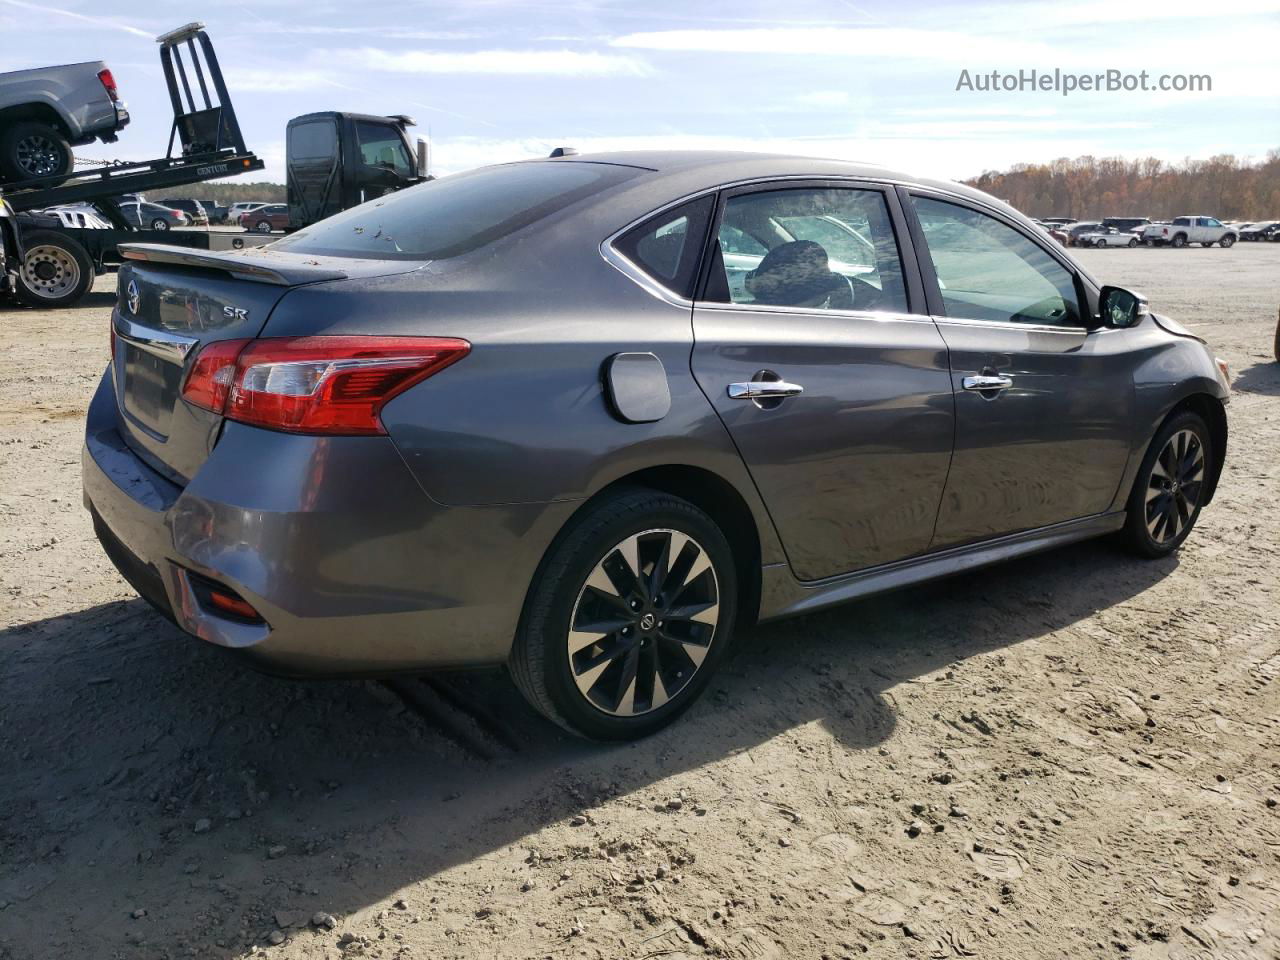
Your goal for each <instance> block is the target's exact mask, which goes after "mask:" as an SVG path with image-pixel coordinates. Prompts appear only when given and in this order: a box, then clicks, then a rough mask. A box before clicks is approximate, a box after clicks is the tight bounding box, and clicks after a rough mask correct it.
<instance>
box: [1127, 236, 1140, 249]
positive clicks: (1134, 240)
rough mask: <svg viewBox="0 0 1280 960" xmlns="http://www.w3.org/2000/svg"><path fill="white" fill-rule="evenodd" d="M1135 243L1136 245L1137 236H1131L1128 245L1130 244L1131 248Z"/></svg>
mask: <svg viewBox="0 0 1280 960" xmlns="http://www.w3.org/2000/svg"><path fill="white" fill-rule="evenodd" d="M1137 245H1138V238H1137V237H1133V238H1131V239H1130V240H1129V246H1130V247H1131V248H1132V247H1136V246H1137Z"/></svg>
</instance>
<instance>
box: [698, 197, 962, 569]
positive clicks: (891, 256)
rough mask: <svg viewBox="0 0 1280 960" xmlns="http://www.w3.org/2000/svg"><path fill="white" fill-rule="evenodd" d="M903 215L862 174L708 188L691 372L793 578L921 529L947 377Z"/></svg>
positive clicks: (854, 560) (862, 561)
mask: <svg viewBox="0 0 1280 960" xmlns="http://www.w3.org/2000/svg"><path fill="white" fill-rule="evenodd" d="M900 217H901V212H900V210H899V209H898V201H897V197H896V195H895V194H894V193H893V191H892V189H891V188H888V187H884V186H881V185H877V184H873V183H864V182H847V181H836V182H831V181H815V182H775V183H766V184H755V185H752V186H749V187H741V188H737V189H733V190H728V191H725V192H723V193H722V195H721V198H720V203H719V206H718V212H717V220H716V222H715V224H714V225H713V232H712V234H711V236H712V241H711V243H710V249H709V250H708V256H707V257H706V260H707V266H706V272H705V278H704V281H703V287H702V292H701V295H700V296H699V297H698V298H697V302H696V303H695V305H694V310H693V326H694V340H695V346H694V350H693V372H694V376H695V377H696V379H697V381H698V383H699V385H700V386H701V388H702V390H703V392H704V393H705V394H706V396H707V397H708V398H709V399H710V401H711V403H712V404H713V406H714V407H715V409H716V411H717V413H718V414H719V415H720V418H721V419H722V421H723V422H724V424H725V426H726V427H727V428H728V430H729V432H730V434H731V435H732V437H733V440H734V442H735V444H736V445H737V447H738V450H739V452H740V453H741V455H742V457H743V460H744V461H745V463H746V465H747V467H748V469H749V470H750V472H751V476H752V478H753V479H754V481H755V483H756V485H757V487H758V489H759V490H760V493H761V495H762V497H763V499H764V501H765V503H766V505H767V506H768V509H769V512H770V515H771V516H772V518H773V521H774V524H775V526H776V527H777V530H778V533H779V535H780V537H781V539H782V542H783V546H784V548H785V550H786V553H787V557H788V560H789V561H790V564H791V568H792V570H793V572H794V573H795V575H796V576H797V577H799V578H800V579H802V580H819V579H822V578H825V577H831V576H835V575H838V574H842V573H846V572H848V571H853V570H858V569H861V568H865V567H871V566H875V565H878V564H883V563H887V562H890V561H893V560H899V559H902V558H905V557H910V556H913V555H916V554H919V553H922V552H924V551H925V550H926V549H927V548H928V546H929V542H930V539H931V537H932V533H933V525H934V520H935V518H936V516H937V510H938V503H939V500H940V498H941V495H942V489H943V485H944V483H945V481H946V473H947V464H948V461H949V459H950V456H951V441H952V432H953V409H952V406H953V405H952V399H951V384H950V375H949V372H948V369H947V358H946V347H945V344H944V343H943V341H942V337H941V335H940V334H939V333H938V329H937V327H936V325H935V324H934V323H933V321H932V320H931V319H930V318H929V316H928V315H927V312H926V307H925V302H924V299H923V288H922V287H921V284H920V277H919V272H918V269H917V268H916V266H915V261H914V255H913V253H912V249H911V240H910V238H909V236H907V234H906V232H905V228H904V227H903V226H902V221H901V219H900ZM813 237H821V238H822V239H821V240H817V239H811V238H813ZM904 264H905V266H904Z"/></svg>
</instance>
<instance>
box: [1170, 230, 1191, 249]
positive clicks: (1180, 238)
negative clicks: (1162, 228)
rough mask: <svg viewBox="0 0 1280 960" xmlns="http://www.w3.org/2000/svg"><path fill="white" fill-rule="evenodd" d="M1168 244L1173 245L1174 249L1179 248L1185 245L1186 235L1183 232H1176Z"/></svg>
mask: <svg viewBox="0 0 1280 960" xmlns="http://www.w3.org/2000/svg"><path fill="white" fill-rule="evenodd" d="M1169 245H1170V246H1171V247H1173V248H1174V249H1175V250H1181V249H1182V248H1183V247H1185V246H1186V245H1187V235H1186V234H1184V233H1180V234H1178V235H1177V236H1176V237H1174V238H1173V239H1172V240H1170V241H1169Z"/></svg>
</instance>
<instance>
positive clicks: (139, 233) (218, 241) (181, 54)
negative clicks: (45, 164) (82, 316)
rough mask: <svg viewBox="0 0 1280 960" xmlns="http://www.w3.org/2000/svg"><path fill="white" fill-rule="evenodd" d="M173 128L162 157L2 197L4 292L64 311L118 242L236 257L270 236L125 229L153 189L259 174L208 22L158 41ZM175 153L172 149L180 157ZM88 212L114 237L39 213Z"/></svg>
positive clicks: (51, 180) (27, 185)
mask: <svg viewBox="0 0 1280 960" xmlns="http://www.w3.org/2000/svg"><path fill="white" fill-rule="evenodd" d="M156 42H157V43H159V44H160V64H161V66H162V67H163V69H164V76H165V83H166V85H167V87H168V90H169V99H170V102H171V103H172V105H173V125H172V127H171V128H170V131H169V145H168V149H167V151H166V153H165V155H164V156H163V157H160V158H158V159H155V160H145V161H141V162H137V163H109V164H106V165H104V166H102V167H100V168H98V169H94V170H80V171H77V172H74V173H72V174H71V175H70V176H69V177H68V176H65V175H61V176H57V175H55V176H49V177H37V178H34V179H29V180H22V181H19V182H16V183H8V184H6V185H5V186H4V188H3V191H2V192H0V208H6V207H7V211H5V210H3V209H0V250H2V251H3V252H2V253H0V261H3V269H2V270H0V291H2V290H4V289H5V288H6V287H8V288H9V291H10V292H12V293H13V295H14V296H16V297H17V298H18V299H19V300H20V301H22V302H23V303H26V304H29V305H31V306H35V307H66V306H70V305H71V304H74V303H75V302H76V301H78V300H79V299H80V298H81V297H82V296H84V294H85V293H86V292H87V291H88V289H89V288H90V286H92V284H93V278H94V276H95V275H97V274H100V273H102V272H104V271H105V270H106V268H107V265H108V264H117V263H119V262H120V260H121V259H122V257H121V255H120V253H119V251H118V247H119V245H120V244H122V243H166V244H169V245H171V246H174V245H179V246H189V247H195V248H199V249H205V250H209V249H233V248H240V247H244V246H246V245H251V244H257V243H265V242H269V241H270V239H271V238H270V237H255V236H247V235H245V236H242V235H238V234H231V233H222V232H206V231H195V230H191V231H186V230H173V231H168V230H166V231H157V230H141V229H138V228H136V227H134V226H132V225H131V224H130V223H128V222H127V221H126V220H125V218H124V216H123V215H122V213H121V211H120V207H119V204H118V202H117V198H119V197H121V196H123V195H126V194H142V193H144V192H145V191H148V190H162V189H165V188H169V187H177V186H184V185H187V184H192V183H201V182H204V181H206V180H216V179H219V178H221V177H233V176H236V175H237V174H242V173H251V172H253V171H255V170H261V169H263V166H264V164H263V162H262V160H260V159H259V158H258V157H257V156H255V155H254V153H253V152H252V151H251V150H249V149H248V147H247V146H246V145H245V142H244V136H243V135H242V134H241V132H240V124H239V121H238V120H237V119H236V112H235V108H234V107H233V106H232V103H231V96H230V94H229V93H228V92H227V86H226V83H225V81H224V79H223V76H222V70H221V68H220V67H219V65H218V58H217V55H216V54H215V52H214V49H213V43H212V41H211V40H210V39H209V36H208V34H207V33H205V30H204V24H203V23H189V24H187V25H186V26H183V27H179V28H178V29H177V30H172V31H170V32H169V33H166V34H163V35H161V36H159V37H157V38H156ZM175 148H177V149H176V151H175ZM72 204H82V205H88V206H89V207H91V208H93V209H94V210H95V211H96V212H97V213H98V214H100V215H101V217H102V218H103V219H104V220H105V221H106V222H107V223H109V224H110V227H109V228H108V229H101V228H88V227H70V226H67V225H66V220H65V218H61V217H58V216H45V215H42V214H41V213H40V212H39V211H41V210H44V209H46V208H54V207H65V206H67V205H72Z"/></svg>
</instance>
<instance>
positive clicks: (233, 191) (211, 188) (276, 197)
mask: <svg viewBox="0 0 1280 960" xmlns="http://www.w3.org/2000/svg"><path fill="white" fill-rule="evenodd" d="M155 196H157V197H165V198H168V199H173V200H212V201H213V202H214V203H217V204H220V205H222V206H230V205H231V204H233V203H239V202H240V201H241V200H257V201H259V202H261V203H284V202H285V193H284V184H283V183H270V182H268V181H265V180H262V181H254V182H252V183H217V182H205V183H193V184H189V185H187V186H185V187H171V188H169V189H166V190H164V191H162V192H160V193H156V194H155Z"/></svg>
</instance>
